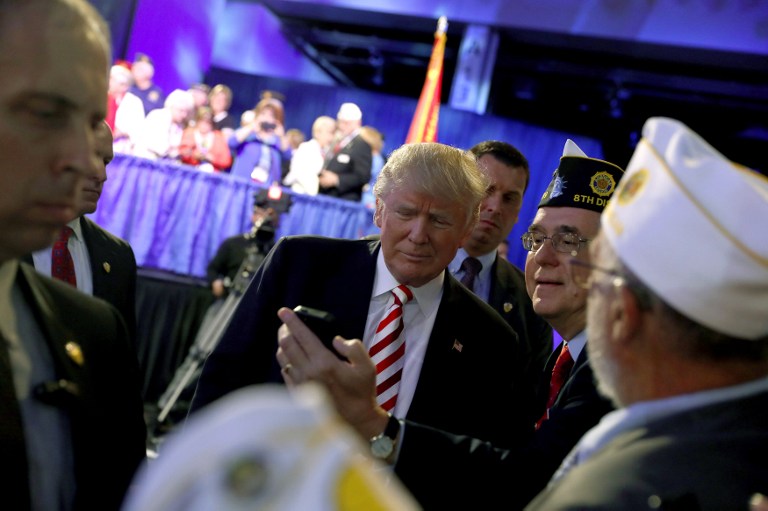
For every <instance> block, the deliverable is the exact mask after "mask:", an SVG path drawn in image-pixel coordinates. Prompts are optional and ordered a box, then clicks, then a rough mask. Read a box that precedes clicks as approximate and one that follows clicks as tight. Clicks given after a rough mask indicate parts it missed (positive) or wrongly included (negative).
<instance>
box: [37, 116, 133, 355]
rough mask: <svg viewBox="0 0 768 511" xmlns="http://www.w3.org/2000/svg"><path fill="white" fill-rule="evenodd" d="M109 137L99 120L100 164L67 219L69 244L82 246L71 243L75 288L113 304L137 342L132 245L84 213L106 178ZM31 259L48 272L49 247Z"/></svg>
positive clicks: (90, 210) (93, 203)
mask: <svg viewBox="0 0 768 511" xmlns="http://www.w3.org/2000/svg"><path fill="white" fill-rule="evenodd" d="M112 140H113V138H112V130H110V128H109V126H108V125H107V123H106V122H103V123H101V124H100V125H99V127H98V129H97V132H96V154H97V156H98V157H99V162H100V164H99V165H98V167H96V169H95V170H97V172H95V173H93V174H90V175H87V176H86V179H85V182H84V185H83V189H82V190H81V193H80V204H79V208H78V216H77V218H75V219H74V220H72V221H70V222H68V223H67V226H68V227H70V228H72V229H73V232H74V234H73V235H72V236H71V237H70V238H69V241H68V245H70V246H73V245H75V244H76V243H78V242H79V243H82V248H84V250H77V249H74V247H73V249H72V250H71V252H72V257H73V259H74V263H75V274H76V276H77V288H78V289H79V290H80V291H83V292H84V293H87V294H90V295H93V296H95V297H97V298H101V299H103V300H106V301H107V302H109V303H111V304H112V305H114V306H115V308H116V309H117V310H118V311H119V312H120V315H121V316H122V317H123V320H124V321H125V324H126V326H127V327H128V333H129V335H130V338H131V342H133V343H136V258H135V256H134V255H133V249H132V248H131V246H130V245H129V244H128V242H127V241H125V240H123V239H121V238H118V237H117V236H115V235H114V234H112V233H110V232H108V231H106V230H105V229H102V228H101V227H100V226H99V225H98V224H97V223H96V222H94V221H93V220H91V219H90V218H88V217H87V216H85V215H86V214H88V213H93V212H94V211H96V208H97V206H98V202H99V198H100V197H101V190H102V188H103V186H104V182H105V181H106V180H107V165H109V162H111V161H112V159H113V158H114V151H113V149H112ZM80 258H82V260H80ZM32 260H33V261H34V265H35V268H36V269H37V270H38V271H39V272H40V273H42V274H43V275H46V276H49V277H50V276H51V248H50V247H48V248H45V249H43V250H39V251H37V252H35V253H34V254H33V255H32ZM86 269H87V270H86ZM78 270H80V271H78Z"/></svg>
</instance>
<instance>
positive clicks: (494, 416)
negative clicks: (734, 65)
mask: <svg viewBox="0 0 768 511" xmlns="http://www.w3.org/2000/svg"><path fill="white" fill-rule="evenodd" d="M486 187H487V181H486V179H485V176H484V175H483V173H482V172H481V171H480V169H479V168H478V166H477V162H476V160H475V158H474V156H472V155H471V154H469V153H467V152H465V151H462V150H459V149H456V148H454V147H450V146H447V145H444V144H407V145H404V146H402V147H401V148H400V149H398V150H397V151H395V152H394V153H393V154H392V156H391V157H390V159H389V161H388V162H387V164H386V165H385V166H384V169H382V172H381V175H380V176H379V180H378V181H377V182H376V195H377V198H378V199H379V201H378V207H377V210H376V215H375V220H376V223H377V225H378V226H379V227H380V228H381V239H380V241H379V240H350V239H335V238H334V239H332V238H324V237H318V236H287V237H283V238H281V239H280V241H279V242H278V243H277V244H276V245H275V247H274V248H273V249H272V250H271V251H270V253H269V255H268V256H267V258H266V259H265V260H264V263H263V264H262V265H261V267H260V268H259V270H258V271H257V272H256V275H255V276H254V281H253V284H252V285H251V286H249V287H248V289H247V290H246V292H245V294H244V295H243V297H242V301H241V302H240V306H239V307H238V308H237V310H236V311H235V313H234V316H233V317H232V321H231V323H230V325H229V328H228V329H227V331H226V332H225V333H224V335H223V336H222V338H221V342H219V344H218V345H217V346H216V348H215V349H214V350H213V352H212V353H211V354H210V355H209V356H208V358H207V359H206V362H205V365H204V367H203V372H202V375H201V378H200V381H199V384H198V386H197V391H196V393H195V397H194V399H193V402H192V413H195V412H196V410H198V409H200V408H201V407H203V406H205V405H206V404H208V403H210V402H212V401H215V400H216V399H218V398H219V397H221V396H223V395H225V394H227V393H228V392H230V391H232V390H235V389H237V388H240V387H244V386H246V385H250V384H255V383H262V382H265V381H273V382H274V381H276V382H280V381H282V379H283V375H282V374H281V371H280V370H281V368H280V366H279V365H278V364H277V361H276V360H275V355H274V354H275V351H276V349H277V339H276V335H275V334H276V332H277V329H278V327H279V326H280V319H279V318H278V316H277V311H278V310H279V309H280V308H282V307H290V308H293V307H295V306H297V305H304V306H308V307H315V308H319V309H322V310H325V311H327V312H329V313H331V314H333V315H334V316H335V317H336V319H337V321H338V323H337V326H338V331H339V334H341V335H343V336H345V337H350V338H355V337H356V338H359V339H365V342H366V346H367V347H368V348H370V349H371V350H372V352H373V353H375V355H374V356H375V357H376V360H377V361H379V362H380V369H381V373H380V375H379V376H380V378H381V386H380V387H379V391H380V393H379V395H378V396H377V395H376V392H375V390H370V391H368V393H367V397H368V398H369V400H371V401H372V402H373V403H374V404H375V403H376V402H377V401H378V402H379V403H381V405H382V407H385V408H384V409H386V410H389V411H391V413H393V414H394V415H395V416H397V417H409V418H412V419H414V420H421V421H423V422H424V423H425V424H429V425H431V426H434V427H441V428H445V429H447V430H449V431H456V432H458V433H466V434H474V435H477V436H478V437H480V438H489V439H496V440H498V441H499V442H503V441H505V440H509V439H510V438H515V435H517V434H523V431H527V430H528V429H530V428H531V427H532V426H531V425H530V424H525V423H523V417H528V416H530V415H531V413H530V412H529V411H526V410H523V409H522V404H521V402H522V396H520V395H519V392H520V390H521V389H520V387H519V386H518V382H519V375H520V373H521V371H522V368H523V366H524V365H525V360H524V359H523V358H522V353H521V348H520V346H519V344H518V342H517V338H516V335H515V333H514V331H513V330H512V329H511V328H510V326H509V325H508V324H506V323H505V322H504V321H503V320H502V319H501V318H500V317H499V316H498V314H496V313H495V312H494V311H493V310H492V309H491V308H490V307H488V305H487V304H485V303H484V302H482V301H481V300H480V299H479V298H477V297H476V296H475V295H473V294H472V293H471V292H470V291H468V290H467V289H466V288H465V287H464V286H462V285H461V284H459V282H458V281H456V280H455V279H454V278H453V277H452V276H451V275H450V274H449V273H448V272H446V271H445V268H446V266H447V264H448V262H449V261H450V260H451V259H452V258H453V256H454V255H455V254H456V250H457V249H458V248H459V246H460V245H461V243H462V241H463V240H464V239H465V238H466V237H467V236H468V235H469V232H470V231H471V230H472V226H473V225H474V223H475V221H476V219H477V211H478V205H479V204H480V201H481V200H482V198H483V196H484V195H485V189H486ZM257 283H258V285H257ZM394 317H398V318H399V319H397V320H394V319H393V318H394ZM382 323H383V324H384V325H386V324H389V325H390V327H388V328H385V329H377V326H378V325H380V324H382ZM398 323H399V325H400V326H399V327H398V328H395V326H396V325H397V324H398ZM377 332H378V333H377ZM389 333H391V334H392V335H391V336H390V335H386V334H389ZM388 341H392V342H391V343H390V342H388ZM321 349H325V348H322V347H321ZM389 355H391V357H389ZM331 357H333V355H331ZM387 361H389V362H391V365H388V364H387ZM286 373H288V374H289V373H290V367H289V368H288V369H287V370H286ZM369 404H370V403H369ZM385 417H386V415H385ZM385 422H386V419H385ZM377 433H378V432H377Z"/></svg>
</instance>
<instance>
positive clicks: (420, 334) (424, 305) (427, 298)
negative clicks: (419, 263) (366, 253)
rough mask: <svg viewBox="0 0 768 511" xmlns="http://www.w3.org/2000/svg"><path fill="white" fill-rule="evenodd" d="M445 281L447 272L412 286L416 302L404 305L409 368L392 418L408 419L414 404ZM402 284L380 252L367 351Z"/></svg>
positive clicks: (368, 325) (368, 327) (369, 315)
mask: <svg viewBox="0 0 768 511" xmlns="http://www.w3.org/2000/svg"><path fill="white" fill-rule="evenodd" d="M444 278H445V277H444V273H443V272H440V275H438V276H437V277H435V278H434V279H432V280H431V281H429V282H427V283H426V284H424V285H423V286H421V287H409V289H410V290H411V291H412V292H413V300H411V301H410V302H408V303H406V304H405V305H404V306H403V324H404V327H403V333H402V334H401V335H404V336H405V365H404V367H403V376H402V379H401V380H400V389H399V391H398V395H397V404H396V405H395V409H394V410H392V415H394V416H395V417H400V418H402V417H405V415H406V413H407V412H408V408H410V406H411V402H412V401H413V394H414V391H415V390H416V384H417V383H418V381H419V373H421V366H422V364H423V362H424V355H425V354H426V352H427V344H428V343H429V337H430V335H431V334H432V327H433V326H434V325H435V318H436V317H437V309H438V307H439V306H440V300H441V299H442V296H443V280H444ZM399 284H400V283H399V282H398V281H397V280H396V279H395V277H394V276H393V275H392V274H391V273H390V272H389V269H388V268H387V265H386V263H385V262H384V255H383V253H382V251H381V250H379V257H378V260H377V261H376V277H375V278H374V281H373V291H372V293H371V303H370V305H369V306H368V319H367V320H366V322H365V335H364V337H363V340H364V344H365V347H366V348H370V347H371V342H372V341H373V336H374V334H375V333H376V327H377V326H378V325H379V323H380V322H381V320H382V319H384V313H385V312H386V310H387V308H388V306H389V305H390V304H391V303H392V302H393V301H394V296H393V295H392V292H391V291H392V289H394V288H396V287H397V286H398V285H399Z"/></svg>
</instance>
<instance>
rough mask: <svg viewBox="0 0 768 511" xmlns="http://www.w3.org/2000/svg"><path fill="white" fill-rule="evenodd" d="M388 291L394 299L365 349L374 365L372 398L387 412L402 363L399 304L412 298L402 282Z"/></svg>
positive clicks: (401, 316) (390, 409) (394, 397)
mask: <svg viewBox="0 0 768 511" xmlns="http://www.w3.org/2000/svg"><path fill="white" fill-rule="evenodd" d="M392 294H393V295H394V298H395V299H394V301H393V302H392V305H390V306H389V308H388V309H387V310H386V313H385V314H384V319H383V320H381V323H379V326H378V327H377V328H376V333H375V334H374V336H373V342H372V343H371V348H370V349H369V350H368V354H369V355H370V356H371V358H372V359H373V362H374V364H376V395H377V399H376V400H377V402H378V403H379V405H381V407H382V408H384V409H385V410H386V411H388V412H391V411H392V410H393V409H394V408H395V403H397V393H398V390H399V388H400V378H401V377H402V375H403V365H404V363H405V336H402V337H401V336H400V334H401V333H402V331H403V305H405V304H406V303H408V302H409V301H410V300H411V299H413V292H411V290H410V289H408V288H407V287H406V286H403V285H399V286H397V287H396V288H394V289H393V290H392Z"/></svg>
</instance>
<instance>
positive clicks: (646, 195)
mask: <svg viewBox="0 0 768 511" xmlns="http://www.w3.org/2000/svg"><path fill="white" fill-rule="evenodd" d="M766 215H768V180H766V178H765V176H763V175H760V174H758V173H756V172H753V171H750V170H748V169H745V168H743V167H740V166H738V165H736V164H734V163H732V162H730V161H728V160H727V159H726V158H725V157H723V156H722V155H721V154H720V153H718V152H717V150H715V149H714V148H713V147H711V146H710V145H709V144H708V143H707V142H706V141H704V140H703V139H701V137H699V136H698V135H697V134H696V133H694V132H693V131H691V130H690V129H689V128H688V127H687V126H685V125H684V124H682V123H681V122H679V121H677V120H674V119H668V118H658V117H657V118H651V119H649V120H648V121H647V122H646V124H645V126H644V128H643V139H642V140H641V141H640V143H639V144H638V146H637V148H636V149H635V152H634V154H633V156H632V158H631V160H630V162H629V164H628V166H627V173H626V175H625V176H624V178H623V179H622V181H621V183H620V184H619V188H618V189H617V190H616V193H615V196H614V198H613V199H612V200H611V202H610V204H609V205H608V208H607V209H606V210H605V213H604V214H603V217H602V219H601V224H602V229H601V233H600V235H599V236H598V237H597V239H596V240H595V241H594V242H593V243H592V244H591V247H590V252H591V254H592V258H591V259H592V261H591V264H589V265H584V264H581V263H583V261H582V262H580V263H579V264H577V265H576V266H574V271H575V272H579V273H576V274H575V278H576V279H577V280H578V281H580V282H582V284H583V285H584V286H585V288H587V289H588V290H589V291H588V292H589V299H588V321H587V330H588V333H589V343H588V344H587V350H588V351H589V356H590V360H591V361H592V365H593V367H594V370H595V376H596V377H597V382H598V388H599V389H600V392H602V393H603V394H605V395H606V396H608V397H609V398H610V399H611V400H612V401H613V402H614V403H615V405H616V406H617V408H618V409H617V410H616V411H615V412H613V413H611V414H609V415H607V416H605V417H604V418H603V420H602V421H601V422H600V424H598V425H597V426H596V427H595V428H594V429H592V430H590V431H589V432H588V433H587V434H586V435H584V437H583V438H582V439H581V441H580V442H579V444H578V445H577V446H576V448H574V450H573V452H572V453H571V454H570V455H569V456H568V458H566V460H565V462H564V463H563V466H562V467H561V469H560V470H559V471H558V473H557V474H556V475H555V477H554V481H553V482H552V483H551V484H550V486H549V488H548V489H547V490H546V491H545V492H543V493H542V494H540V495H539V496H538V497H537V498H536V499H535V500H534V501H533V502H532V503H531V505H530V506H529V509H531V510H547V511H549V510H553V509H585V508H589V509H648V508H649V507H653V508H655V509H697V510H730V509H733V510H738V509H747V503H748V502H749V500H750V497H751V496H752V495H753V494H754V493H763V494H765V492H766V491H767V490H768V466H767V465H766V463H765V460H766V459H768V314H766V304H768V239H767V238H766V237H765V235H764V232H762V231H760V230H759V229H757V230H756V229H755V225H756V224H755V219H756V218H765V217H766ZM590 270H591V271H590Z"/></svg>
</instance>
